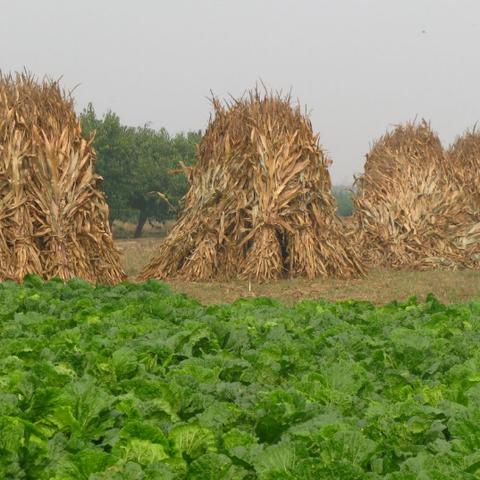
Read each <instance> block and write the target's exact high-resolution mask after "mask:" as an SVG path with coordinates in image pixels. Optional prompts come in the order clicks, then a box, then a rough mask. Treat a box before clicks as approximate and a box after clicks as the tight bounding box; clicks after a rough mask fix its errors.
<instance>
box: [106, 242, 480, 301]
mask: <svg viewBox="0 0 480 480" xmlns="http://www.w3.org/2000/svg"><path fill="white" fill-rule="evenodd" d="M160 241H161V239H160V238H157V239H155V238H141V239H135V240H134V239H128V240H123V239H122V240H116V241H115V244H116V245H117V247H118V248H119V249H120V251H121V252H122V254H121V260H122V266H123V268H124V270H125V271H126V272H127V274H128V275H129V281H131V282H136V281H137V280H136V279H135V277H136V276H137V274H138V272H139V271H140V269H141V268H142V267H143V265H145V262H146V260H147V259H148V258H150V257H151V255H152V254H153V253H154V252H155V251H156V250H157V248H158V244H159V243H160ZM167 283H168V284H169V285H170V286H171V287H172V289H173V290H174V291H176V292H179V293H185V294H187V295H189V296H191V297H193V298H196V299H197V300H199V301H201V302H202V303H206V304H211V303H223V302H232V301H234V300H236V299H238V298H242V297H254V296H267V297H271V298H275V299H278V300H281V301H282V302H285V303H287V304H292V303H294V302H296V301H298V300H301V299H304V298H305V299H307V298H311V299H318V298H325V299H328V300H332V301H333V300H347V299H357V300H368V301H371V302H373V303H375V304H384V303H386V302H390V301H393V300H403V299H406V298H409V297H411V296H412V295H417V296H418V298H419V299H423V298H425V297H426V295H428V294H429V293H433V294H434V295H435V296H436V297H437V298H438V299H440V300H441V301H443V302H446V303H452V302H462V301H468V300H475V299H477V300H478V299H480V271H476V270H461V271H448V270H431V271H414V270H410V271H409V270H392V269H382V268H376V269H373V270H371V271H369V272H368V273H367V275H366V276H365V277H364V278H360V279H350V280H339V279H330V278H328V279H327V278H322V279H314V280H309V279H301V278H300V279H290V280H275V281H271V282H268V283H251V284H250V286H249V282H248V281H245V280H243V281H242V280H233V281H228V282H187V281H180V280H168V281H167Z"/></svg>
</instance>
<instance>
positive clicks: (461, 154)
mask: <svg viewBox="0 0 480 480" xmlns="http://www.w3.org/2000/svg"><path fill="white" fill-rule="evenodd" d="M448 155H449V158H450V162H451V164H452V166H453V170H454V173H455V179H456V181H457V182H458V184H459V185H460V186H461V187H462V188H463V189H464V190H465V192H466V193H467V194H468V195H470V196H471V198H472V200H473V202H474V204H475V206H476V208H477V209H478V210H480V132H479V131H478V130H477V129H476V128H475V127H474V128H473V129H471V130H467V131H466V132H465V133H464V134H463V135H462V136H461V137H458V138H457V139H456V141H455V143H454V144H453V145H451V146H450V148H449V149H448Z"/></svg>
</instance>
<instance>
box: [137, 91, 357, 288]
mask: <svg viewBox="0 0 480 480" xmlns="http://www.w3.org/2000/svg"><path fill="white" fill-rule="evenodd" d="M212 103H213V108H214V113H215V115H214V119H213V120H211V121H210V123H209V126H208V128H207V131H206V133H205V136H204V137H203V139H202V141H201V143H200V145H199V147H198V150H197V164H196V166H195V167H193V168H189V169H185V171H186V173H187V175H188V178H189V181H190V185H191V186H190V189H189V191H188V193H187V195H186V196H185V198H184V200H183V205H184V210H183V214H182V215H181V217H180V219H179V221H178V223H177V224H176V225H175V227H174V228H173V229H172V231H171V233H170V235H169V236H168V237H167V238H166V239H165V241H164V242H163V243H162V244H161V245H160V247H159V249H158V252H157V254H156V256H155V258H153V259H152V260H151V261H150V263H149V264H148V265H147V266H146V267H145V268H144V270H143V271H142V272H141V274H140V276H139V279H140V280H146V279H148V278H157V279H165V278H181V279H184V280H214V279H216V280H224V279H229V278H243V279H251V280H255V281H264V280H270V279H278V278H283V277H309V278H313V277H318V276H327V275H328V276H338V277H352V276H357V275H360V274H361V273H362V272H363V269H362V266H361V262H360V260H359V255H358V254H357V253H356V251H355V249H354V246H353V245H349V239H348V238H347V237H345V236H344V235H343V232H342V229H341V224H340V222H339V220H338V218H337V217H336V215H335V200H334V198H333V196H332V194H331V183H330V176H329V173H328V165H329V163H330V161H329V160H328V158H327V157H326V155H325V154H324V153H323V151H322V150H321V148H320V147H319V144H318V136H317V135H314V134H313V131H312V127H311V124H310V121H309V120H308V118H306V116H304V115H303V114H302V112H301V111H300V108H299V107H297V108H292V106H291V105H290V98H289V97H286V98H283V97H282V96H280V95H279V94H276V95H269V94H265V95H260V93H259V92H258V90H254V91H251V92H250V93H249V94H248V95H247V96H246V97H244V98H242V99H240V100H233V101H231V102H230V103H225V104H222V103H221V102H219V101H218V100H217V99H215V98H214V99H213V100H212Z"/></svg>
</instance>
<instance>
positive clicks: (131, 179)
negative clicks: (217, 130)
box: [81, 104, 201, 233]
mask: <svg viewBox="0 0 480 480" xmlns="http://www.w3.org/2000/svg"><path fill="white" fill-rule="evenodd" d="M81 122H82V130H83V133H84V134H85V135H90V134H92V133H93V132H95V140H94V147H95V149H96V151H97V171H98V173H99V174H100V175H102V177H103V178H104V181H103V187H102V188H103V190H104V192H105V194H106V196H107V201H108V204H109V207H110V220H111V221H113V220H116V219H120V220H131V219H132V214H133V213H134V212H135V211H136V212H138V222H139V225H138V229H139V230H140V232H138V233H141V228H143V225H144V223H145V222H146V221H147V220H148V219H152V220H156V221H159V222H162V221H164V220H166V219H168V218H172V217H174V216H175V211H176V209H177V208H178V204H179V201H180V199H181V198H182V197H183V195H184V194H185V193H186V190H187V180H186V178H185V176H184V175H183V174H172V173H171V172H170V170H171V169H178V168H179V167H180V162H183V163H184V164H186V165H191V164H192V163H193V162H194V160H195V145H196V144H197V143H198V142H199V140H200V136H201V134H200V132H189V133H186V134H184V133H179V134H177V135H175V136H171V135H169V133H168V132H167V131H166V130H165V129H160V130H154V129H152V128H150V127H149V126H148V125H145V126H143V127H127V126H125V125H122V124H121V122H120V118H119V117H118V115H116V114H115V113H113V112H108V113H106V114H105V115H104V116H103V117H102V118H98V117H97V115H96V113H95V110H94V108H93V106H92V105H91V104H89V105H88V107H87V108H86V109H85V110H84V111H83V112H82V114H81ZM150 192H161V193H162V194H163V195H165V196H166V197H167V199H168V202H166V201H165V200H164V199H162V198H161V197H160V196H158V195H155V194H151V193H150ZM169 203H170V205H169Z"/></svg>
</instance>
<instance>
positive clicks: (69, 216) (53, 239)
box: [0, 74, 126, 284]
mask: <svg viewBox="0 0 480 480" xmlns="http://www.w3.org/2000/svg"><path fill="white" fill-rule="evenodd" d="M92 141H93V138H88V139H87V138H83V137H82V134H81V128H80V123H79V120H78V118H77V116H76V114H75V111H74V108H73V100H72V99H71V97H70V96H69V95H66V94H65V93H64V92H63V91H62V90H61V88H60V86H59V84H58V82H54V81H47V80H44V81H43V82H40V83H39V82H37V81H36V80H35V79H34V78H33V77H32V76H30V75H28V74H16V75H15V76H12V75H0V281H3V280H7V279H10V280H15V281H22V280H23V278H24V276H25V275H26V274H37V275H39V276H41V277H42V278H44V279H45V280H48V279H50V278H53V277H59V278H61V279H62V280H69V279H71V278H74V277H77V278H82V279H84V280H87V281H91V282H98V283H103V284H115V283H118V282H120V281H122V280H124V279H125V278H126V276H125V274H124V272H123V270H122V267H121V266H120V255H119V252H118V251H117V250H116V248H115V247H114V244H113V239H112V234H111V231H110V227H109V224H108V206H107V204H106V201H105V197H104V195H103V193H102V192H101V191H100V189H99V184H100V181H101V177H99V176H98V175H96V174H95V173H94V166H95V152H94V150H93V148H92Z"/></svg>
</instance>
